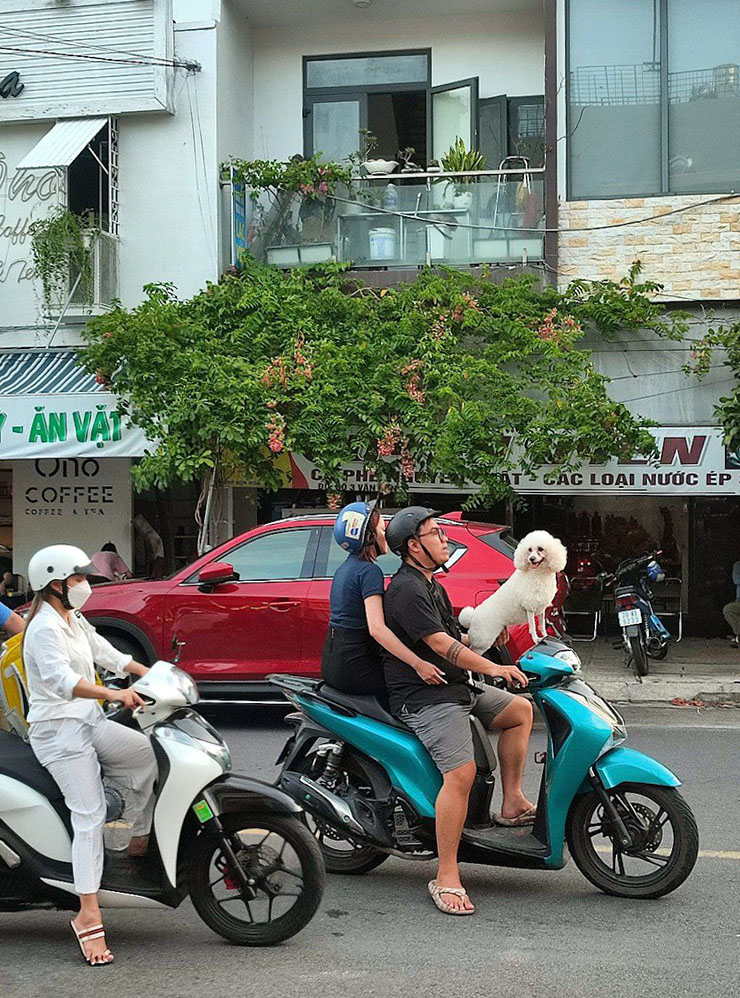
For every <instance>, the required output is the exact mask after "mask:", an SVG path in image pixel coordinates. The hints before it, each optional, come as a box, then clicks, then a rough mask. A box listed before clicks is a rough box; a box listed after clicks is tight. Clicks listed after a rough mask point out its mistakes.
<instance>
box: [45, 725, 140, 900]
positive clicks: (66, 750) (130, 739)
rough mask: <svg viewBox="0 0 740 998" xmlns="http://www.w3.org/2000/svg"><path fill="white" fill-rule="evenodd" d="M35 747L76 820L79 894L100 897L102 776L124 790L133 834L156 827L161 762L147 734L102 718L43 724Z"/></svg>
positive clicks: (74, 841)
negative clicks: (156, 784)
mask: <svg viewBox="0 0 740 998" xmlns="http://www.w3.org/2000/svg"><path fill="white" fill-rule="evenodd" d="M29 738H30V741H31V747H32V748H33V750H34V752H35V753H36V758H37V759H38V760H39V762H40V763H41V764H42V765H43V766H46V768H47V769H48V770H49V772H50V773H51V775H52V776H53V777H54V780H55V781H56V783H57V785H58V787H59V789H60V790H61V791H62V794H63V796H64V801H65V803H66V805H67V807H68V808H69V810H70V814H71V816H72V831H73V833H74V834H73V838H72V872H73V874H74V885H75V890H76V891H77V893H78V894H95V893H96V892H97V890H98V888H99V887H100V879H101V876H102V873H103V857H104V843H103V825H104V824H105V813H106V804H105V794H104V790H103V782H102V776H101V768H102V772H103V773H104V774H105V776H106V777H108V778H110V780H111V781H112V782H113V783H115V784H116V785H118V786H120V787H121V789H122V791H123V796H124V799H125V801H126V815H127V817H128V818H129V820H130V821H131V822H132V825H133V835H146V834H147V833H148V832H149V829H150V828H151V823H152V809H153V807H154V800H153V797H152V791H153V788H154V781H155V779H156V776H157V762H156V759H155V756H154V750H153V749H152V746H151V744H150V742H149V739H148V738H147V736H146V735H145V734H143V732H141V731H134V730H132V729H131V728H125V727H123V725H121V724H116V723H115V722H114V721H109V720H107V719H106V718H105V717H104V716H103V715H102V714H101V715H100V717H99V718H96V719H95V720H94V721H91V722H87V721H79V720H77V719H76V718H60V719H58V720H54V721H38V722H36V723H35V724H32V725H31V728H30V731H29Z"/></svg>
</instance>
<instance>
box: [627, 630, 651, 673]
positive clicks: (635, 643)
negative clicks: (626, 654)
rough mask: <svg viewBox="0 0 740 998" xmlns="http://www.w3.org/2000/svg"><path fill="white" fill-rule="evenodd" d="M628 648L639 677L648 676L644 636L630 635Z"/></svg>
mask: <svg viewBox="0 0 740 998" xmlns="http://www.w3.org/2000/svg"><path fill="white" fill-rule="evenodd" d="M627 646H628V648H629V651H630V658H631V659H632V661H633V662H634V663H635V668H636V669H637V674H638V676H647V674H648V660H647V655H646V653H645V644H644V642H643V639H642V634H640V633H638V634H629V635H628V636H627Z"/></svg>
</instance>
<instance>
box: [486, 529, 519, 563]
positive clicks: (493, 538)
mask: <svg viewBox="0 0 740 998" xmlns="http://www.w3.org/2000/svg"><path fill="white" fill-rule="evenodd" d="M477 536H478V540H481V541H483V543H484V544H487V545H488V546H489V548H493V550H494V551H498V553H499V554H503V555H506V557H507V558H513V557H514V552H515V551H516V547H517V544H518V543H519V542H518V541H517V539H516V537H514V535H513V534H512V532H511V531H510V530H492V531H491V532H490V534H478V535H477Z"/></svg>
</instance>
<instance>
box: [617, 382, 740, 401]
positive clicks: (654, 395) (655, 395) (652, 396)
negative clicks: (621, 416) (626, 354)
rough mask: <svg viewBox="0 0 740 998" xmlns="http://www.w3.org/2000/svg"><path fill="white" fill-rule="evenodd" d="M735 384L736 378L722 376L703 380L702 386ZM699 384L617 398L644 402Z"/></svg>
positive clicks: (683, 390)
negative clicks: (714, 379) (719, 379)
mask: <svg viewBox="0 0 740 998" xmlns="http://www.w3.org/2000/svg"><path fill="white" fill-rule="evenodd" d="M728 384H737V379H736V378H723V379H722V381H704V382H702V387H705V388H714V387H715V386H716V385H728ZM698 387H699V385H686V386H685V387H684V388H670V389H668V390H667V391H664V392H652V393H651V394H650V395H636V396H635V397H634V398H628V399H619V401H620V402H644V401H645V400H646V399H655V398H660V397H661V396H663V395H676V394H678V393H679V392H691V391H695V390H696V389H697V388H698Z"/></svg>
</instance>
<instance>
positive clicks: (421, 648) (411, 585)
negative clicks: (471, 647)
mask: <svg viewBox="0 0 740 998" xmlns="http://www.w3.org/2000/svg"><path fill="white" fill-rule="evenodd" d="M383 612H384V614H385V622H386V624H387V625H388V627H389V628H390V629H391V631H393V633H394V634H395V635H396V637H397V638H399V639H400V640H401V641H403V643H404V644H405V645H406V646H407V647H408V648H411V649H412V650H413V651H414V652H415V653H416V654H417V655H418V656H419V658H423V659H425V660H426V661H427V662H432V663H433V664H434V665H436V666H438V667H439V668H440V669H442V671H443V672H444V674H445V678H446V680H447V685H446V686H443V685H435V686H430V685H429V683H425V682H424V680H423V679H421V678H420V677H419V675H418V674H417V673H416V672H415V671H414V670H413V669H412V668H411V666H410V665H406V663H405V662H402V661H401V660H400V659H398V658H396V657H395V655H391V654H390V652H388V651H386V649H385V648H384V649H382V654H383V671H384V673H385V682H386V686H387V687H388V692H389V694H390V702H391V710H392V711H393V713H394V714H399V713H400V710H401V708H402V707H403V706H404V705H405V707H406V709H407V710H408V711H411V712H413V711H415V710H419V709H420V708H421V707H424V706H426V705H427V704H432V703H469V702H470V693H471V686H470V673H468V672H466V671H464V670H463V669H458V668H457V666H455V665H451V664H450V663H449V662H448V661H447V660H446V659H444V658H442V656H441V655H437V654H436V653H435V652H433V651H432V649H431V648H430V647H429V645H427V644H426V643H425V641H424V638H425V637H428V636H429V635H430V634H439V633H440V632H444V633H445V634H449V635H450V637H453V638H456V639H457V640H458V641H459V640H460V627H459V625H458V623H457V620H456V618H455V615H454V613H453V612H452V604H451V603H450V598H449V596H448V595H447V593H446V592H445V590H444V589H443V588H442V586H441V585H440V584H439V583H438V582H437V580H436V579H435V578H432V579H431V580H427V578H426V576H425V575H424V574H423V573H422V572H420V571H419V570H418V569H417V568H414V567H413V566H412V565H409V564H407V563H405V562H404V564H403V565H401V567H400V568H399V570H398V571H397V572H396V574H395V575H394V576H393V578H392V579H391V583H390V585H389V586H388V589H387V590H386V593H385V597H384V598H383Z"/></svg>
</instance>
